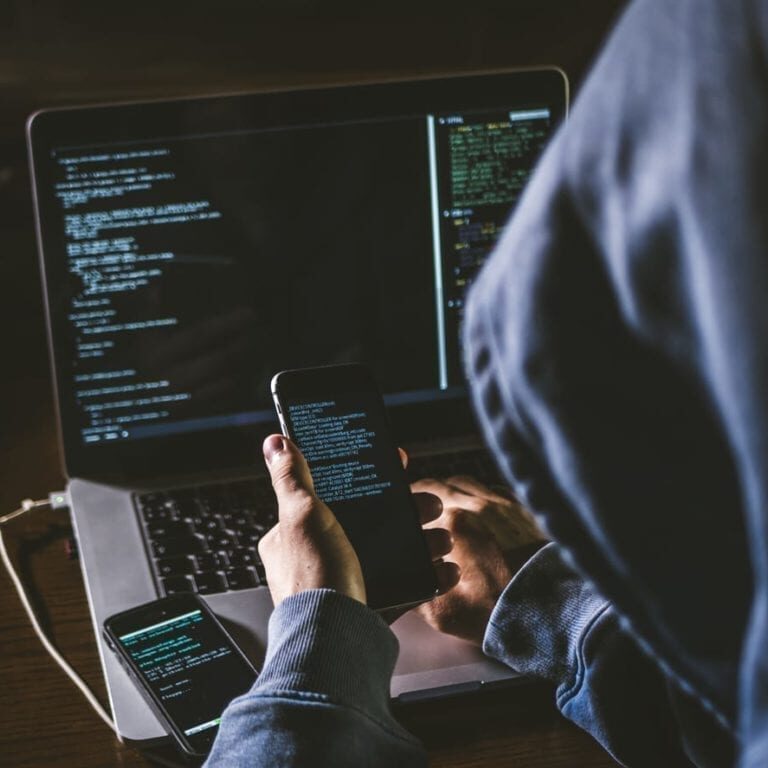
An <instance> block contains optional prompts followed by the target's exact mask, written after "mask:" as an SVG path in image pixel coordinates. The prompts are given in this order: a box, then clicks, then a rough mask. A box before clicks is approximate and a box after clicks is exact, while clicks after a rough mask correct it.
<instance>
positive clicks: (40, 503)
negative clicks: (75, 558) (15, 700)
mask: <svg viewBox="0 0 768 768" xmlns="http://www.w3.org/2000/svg"><path fill="white" fill-rule="evenodd" d="M67 501H68V499H67V494H66V493H61V492H59V493H51V494H50V495H49V496H48V498H47V499H38V500H36V501H35V500H32V499H24V500H23V501H21V502H20V504H21V506H20V507H19V508H18V509H17V510H15V511H13V512H10V513H9V514H7V515H3V516H2V517H0V560H2V561H3V565H4V566H5V569H6V571H8V575H9V576H10V577H11V581H12V582H13V586H14V587H15V589H16V593H17V594H18V596H19V600H20V601H21V604H22V606H23V607H24V610H25V611H26V614H27V617H28V618H29V621H30V623H31V624H32V629H33V630H34V631H35V634H36V635H37V636H38V638H39V639H40V642H41V643H42V644H43V647H44V648H45V650H46V651H48V653H49V654H50V656H51V658H52V659H53V660H54V661H55V662H56V663H57V664H58V665H59V667H61V669H62V670H63V671H64V674H66V676H67V677H68V678H69V679H70V680H71V681H72V682H73V683H74V684H75V685H76V686H77V687H78V688H79V689H80V692H81V693H82V694H83V696H85V698H86V701H87V702H88V703H89V704H90V705H91V707H93V710H94V711H95V712H96V714H97V715H98V716H99V717H100V718H101V719H102V720H103V721H104V722H105V723H106V725H107V726H109V728H110V729H111V730H112V731H113V732H114V734H115V736H117V738H118V740H120V741H122V738H121V737H120V733H119V731H118V730H117V726H116V725H115V722H114V721H113V720H112V718H111V717H110V716H109V713H108V712H107V711H106V710H105V709H104V707H102V705H101V702H99V700H98V699H97V698H96V694H94V692H93V691H92V690H91V689H90V687H89V686H88V684H87V683H86V682H85V680H83V678H82V677H80V675H78V674H77V672H75V670H74V669H73V668H72V666H71V665H70V664H69V662H68V661H67V660H66V659H65V658H64V657H63V656H62V655H61V653H59V651H58V649H57V648H56V646H55V645H54V644H53V643H52V642H51V641H50V640H49V639H48V636H47V635H46V634H45V632H44V631H43V628H42V627H41V626H40V622H39V621H38V619H37V615H36V614H35V611H34V609H33V608H32V604H31V603H30V601H29V597H28V596H27V591H26V589H25V588H24V584H23V583H22V581H21V579H20V578H19V574H18V573H17V571H16V568H14V566H13V563H12V562H11V558H10V557H9V555H8V550H7V549H6V548H5V539H4V538H3V526H4V525H5V524H6V523H8V522H10V521H11V520H14V519H15V518H17V517H20V516H21V515H24V514H26V513H27V512H31V511H32V510H33V509H39V508H40V507H45V508H48V509H65V508H66V507H67ZM143 754H144V755H145V756H146V757H148V758H149V759H150V760H151V761H152V762H154V763H156V764H158V765H163V766H168V768H184V766H182V765H180V764H179V763H178V762H174V761H173V760H170V759H168V758H166V757H165V756H163V755H159V754H157V753H155V752H153V751H150V750H144V751H143Z"/></svg>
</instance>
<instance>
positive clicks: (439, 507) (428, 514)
mask: <svg viewBox="0 0 768 768" xmlns="http://www.w3.org/2000/svg"><path fill="white" fill-rule="evenodd" d="M413 500H414V501H415V502H416V509H418V510H419V520H420V521H421V524H422V525H424V524H425V523H431V522H432V521H433V520H437V518H438V517H440V515H441V514H442V513H443V502H442V501H441V500H440V497H439V496H435V494H434V493H414V494H413Z"/></svg>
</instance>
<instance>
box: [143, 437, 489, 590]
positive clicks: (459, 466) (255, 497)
mask: <svg viewBox="0 0 768 768" xmlns="http://www.w3.org/2000/svg"><path fill="white" fill-rule="evenodd" d="M408 475H409V477H410V478H411V480H416V479H418V478H422V477H450V476H451V475H471V476H472V477H475V478H477V479H478V480H480V481H481V482H484V483H486V484H488V485H497V484H499V483H500V482H502V481H501V478H500V477H499V474H498V472H497V470H496V468H495V465H494V464H493V462H492V461H491V459H490V457H489V455H488V453H487V452H486V451H484V450H471V451H461V452H458V453H444V454H437V455H432V456H428V457H414V458H412V459H411V461H410V462H409V465H408ZM135 501H136V507H137V509H138V513H139V519H140V521H141V525H142V530H143V533H144V538H145V541H146V543H147V549H148V551H149V554H150V561H151V563H152V571H153V574H154V577H155V580H156V582H157V585H158V587H159V588H160V591H161V592H162V593H163V594H165V595H173V594H176V593H179V592H197V593H199V594H202V595H207V594H214V593H219V592H228V591H231V590H239V589H248V588H251V587H258V586H262V585H266V583H267V582H266V579H265V576H264V565H263V564H262V562H261V558H260V557H259V552H258V543H259V539H261V537H262V536H263V535H264V534H265V533H266V532H267V531H268V530H269V529H270V528H271V527H272V526H273V525H274V524H275V522H276V521H277V504H276V501H275V496H274V493H273V492H272V486H271V484H270V482H269V479H268V478H257V479H252V480H238V481H234V482H227V483H215V484H210V485H203V486H197V487H192V488H178V489H172V490H167V491H155V492H151V493H143V494H136V496H135Z"/></svg>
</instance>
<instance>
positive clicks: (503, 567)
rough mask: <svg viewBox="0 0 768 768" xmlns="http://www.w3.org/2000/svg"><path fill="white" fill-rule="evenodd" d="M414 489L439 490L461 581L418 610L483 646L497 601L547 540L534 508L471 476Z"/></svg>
mask: <svg viewBox="0 0 768 768" xmlns="http://www.w3.org/2000/svg"><path fill="white" fill-rule="evenodd" d="M411 487H412V489H413V491H414V493H420V492H422V493H423V492H426V493H432V494H435V495H436V496H438V497H439V498H440V500H441V501H442V503H443V513H442V515H441V516H440V517H439V518H438V519H437V520H436V521H435V522H434V525H439V526H441V527H443V528H446V529H447V530H448V531H449V532H450V533H451V535H452V536H453V550H452V552H451V554H450V556H449V557H448V558H447V559H448V560H450V561H453V562H455V563H456V564H457V565H458V567H459V568H460V570H461V578H460V579H459V582H458V584H457V585H456V586H455V587H454V588H453V589H452V590H450V591H449V592H447V593H446V594H444V595H442V596H440V597H437V598H435V599H434V600H433V601H432V602H430V603H425V604H424V605H421V606H419V608H418V609H417V610H418V611H419V612H420V613H421V614H422V616H423V617H424V618H425V619H426V620H427V622H428V623H429V624H431V625H432V626H434V627H435V628H436V629H439V630H440V631H441V632H446V633H448V634H451V635H456V636H458V637H461V638H464V639H465V640H469V641H470V642H472V643H474V644H476V645H478V646H481V645H482V642H483V635H484V634H485V628H486V626H487V624H488V619H489V618H490V615H491V611H492V610H493V608H494V606H495V605H496V601H497V600H498V599H499V596H500V595H501V593H502V592H503V590H504V588H505V587H506V586H507V584H508V583H509V582H510V580H511V579H512V577H513V576H514V575H515V573H517V571H518V570H519V569H520V568H521V567H522V565H523V564H524V563H525V562H526V561H527V560H528V558H529V557H530V556H531V555H533V553H534V552H536V551H537V550H538V549H539V548H540V547H542V546H543V545H544V544H545V543H546V537H545V536H544V534H543V533H542V532H541V531H540V530H539V528H538V527H537V525H536V523H535V522H534V520H533V517H532V516H531V514H530V512H528V510H526V509H525V508H524V507H522V506H521V505H520V504H519V503H518V502H517V501H514V500H512V499H510V498H508V497H505V496H502V495H500V494H499V493H497V492H495V491H493V490H491V489H490V488H489V487H488V486H486V485H483V484H482V483H480V482H478V481H477V480H474V479H473V478H470V477H465V476H457V477H451V478H449V479H448V480H431V479H429V480H419V481H417V482H415V483H413V485H412V486H411Z"/></svg>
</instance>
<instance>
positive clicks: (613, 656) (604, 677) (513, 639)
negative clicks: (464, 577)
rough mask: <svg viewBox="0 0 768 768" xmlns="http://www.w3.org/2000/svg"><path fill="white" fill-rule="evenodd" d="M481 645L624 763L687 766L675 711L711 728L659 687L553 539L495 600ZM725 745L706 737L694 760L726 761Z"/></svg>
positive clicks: (654, 668) (664, 685) (644, 658)
mask: <svg viewBox="0 0 768 768" xmlns="http://www.w3.org/2000/svg"><path fill="white" fill-rule="evenodd" d="M484 650H485V652H486V653H487V654H488V655H490V656H492V657H494V658H496V659H498V660H500V661H502V662H504V663H506V664H508V665H509V666H510V667H512V668H514V669H516V670H517V671H519V672H522V673H524V674H530V675H535V676H538V677H544V678H546V679H548V680H550V681H552V682H553V683H555V685H556V701H557V706H558V708H559V709H560V711H561V712H562V713H563V715H565V716H566V717H567V718H569V719H570V720H572V721H573V722H575V723H576V724H577V725H579V726H580V727H581V728H583V729H585V730H586V731H588V732H589V733H590V734H591V735H592V736H593V737H594V738H595V739H596V740H597V741H599V742H600V743H601V744H602V745H603V746H604V747H605V748H606V749H607V750H608V751H609V752H610V753H611V754H612V755H613V756H614V757H615V758H616V759H617V760H619V761H620V762H622V763H623V764H625V765H628V766H657V765H665V766H678V765H682V766H688V765H690V764H691V763H690V760H689V759H688V757H687V756H686V752H685V750H684V747H683V743H682V742H683V738H684V735H683V733H681V725H682V724H681V722H680V717H681V713H682V715H683V717H685V718H686V719H688V720H689V721H690V722H689V723H687V724H688V725H691V724H693V721H694V720H696V721H698V722H700V723H701V725H702V726H706V727H703V728H702V729H700V730H701V731H703V732H704V733H705V734H707V733H709V734H714V730H713V724H712V723H711V722H709V721H707V716H706V715H705V714H704V713H703V712H702V711H701V709H700V708H698V707H697V706H696V705H695V704H694V703H693V702H691V700H689V699H686V697H684V696H683V694H682V693H680V692H679V691H677V690H676V689H675V688H673V687H672V686H671V685H670V684H669V682H668V681H667V680H666V678H665V676H664V675H663V673H662V672H661V670H660V668H659V665H658V663H657V662H656V661H655V660H654V659H653V658H651V657H649V656H648V655H646V653H644V652H643V651H642V650H641V649H640V648H639V647H638V645H637V643H636V642H635V641H634V640H633V639H632V638H631V637H630V635H629V634H628V633H627V632H625V631H624V630H623V629H622V628H621V626H620V622H619V618H618V616H617V614H616V612H615V610H614V609H613V607H612V606H611V604H610V603H609V602H607V601H606V600H605V599H604V598H602V597H601V596H600V595H599V594H598V593H597V591H596V590H595V589H594V588H593V587H592V586H591V585H590V584H589V583H588V582H586V581H585V580H584V579H582V578H581V577H580V576H579V575H577V574H576V573H575V572H574V571H573V570H572V569H571V568H569V567H568V566H567V565H566V564H565V563H564V562H563V559H562V556H561V554H560V551H559V550H558V548H557V546H556V545H554V544H550V545H548V546H547V547H545V548H544V549H542V550H540V551H539V552H538V553H537V554H536V555H534V557H532V558H531V560H529V561H528V563H527V564H526V566H524V567H523V569H522V570H521V571H520V572H519V573H518V574H517V576H516V577H515V579H513V581H512V582H511V583H510V584H509V586H508V587H507V589H506V590H505V592H504V593H503V595H502V596H501V598H500V600H499V602H498V604H497V606H496V608H495V609H494V612H493V614H492V616H491V620H490V623H489V626H488V629H487V631H486V636H485V641H484ZM705 721H706V722H705ZM685 730H686V729H685V728H683V729H682V731H685ZM696 748H701V745H700V744H699V745H697V747H696ZM729 748H730V743H729V741H728V739H723V741H722V742H718V741H717V739H716V736H714V735H712V737H711V738H709V739H708V743H707V749H708V751H709V752H710V754H709V755H708V759H707V760H706V762H704V763H699V764H700V765H704V764H708V765H718V764H727V754H726V753H728V751H729ZM692 749H693V748H692V747H691V745H690V744H689V745H688V750H689V753H690V751H691V750H692Z"/></svg>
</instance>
